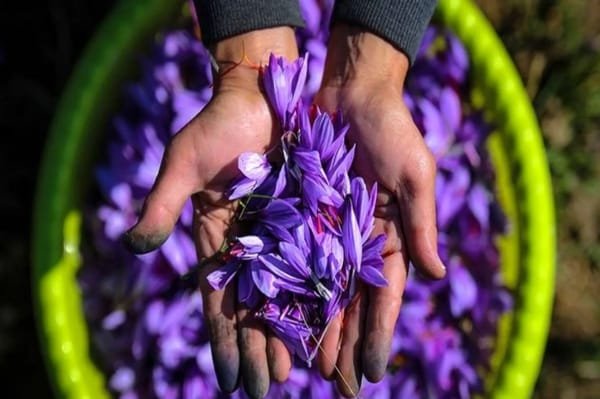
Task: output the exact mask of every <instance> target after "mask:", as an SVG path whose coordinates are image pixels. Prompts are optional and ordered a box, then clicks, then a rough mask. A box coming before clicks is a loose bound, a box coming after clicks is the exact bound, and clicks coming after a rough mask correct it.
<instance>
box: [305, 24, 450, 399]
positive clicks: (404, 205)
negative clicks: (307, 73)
mask: <svg viewBox="0 0 600 399" xmlns="http://www.w3.org/2000/svg"><path fill="white" fill-rule="evenodd" d="M407 69H408V59H407V57H406V56H405V55H404V54H403V53H401V52H400V51H398V50H396V49H395V48H393V47H392V46H391V45H390V44H388V43H387V42H385V41H384V40H382V39H380V38H379V37H377V36H375V35H373V34H371V33H368V32H364V31H361V30H360V29H357V28H349V27H346V26H339V27H336V28H334V30H333V32H332V37H331V39H330V45H329V53H328V58H327V64H326V68H325V77H324V80H323V84H322V86H321V89H320V91H319V93H318V94H317V98H316V103H317V105H319V106H320V107H321V108H322V109H323V110H325V111H328V112H337V111H340V112H342V113H343V116H344V119H345V120H346V121H347V122H348V123H349V124H350V130H349V132H348V139H349V141H350V142H351V143H355V144H356V156H355V161H354V164H353V170H354V171H355V172H356V173H357V174H358V175H359V176H362V177H363V178H365V180H366V181H367V182H368V183H370V184H373V183H375V182H377V184H378V188H379V193H378V197H377V204H376V210H375V216H376V219H375V230H374V232H373V234H380V233H385V234H386V236H387V240H386V244H385V247H384V249H383V256H384V268H383V273H384V275H385V277H386V278H387V280H388V285H387V286H386V287H383V288H377V287H365V286H363V287H361V289H360V290H359V291H358V293H357V296H356V297H355V298H354V299H353V301H352V303H351V305H350V306H349V307H348V308H347V309H346V310H345V312H344V313H343V314H342V315H340V316H339V317H338V318H337V319H335V320H334V321H333V322H332V325H331V326H330V327H329V329H328V332H327V335H326V337H325V338H324V340H323V343H322V351H321V355H320V357H319V362H318V363H319V368H320V370H321V373H322V374H323V375H324V376H325V377H326V378H331V379H333V378H335V379H336V380H337V385H338V388H339V390H340V391H341V393H342V394H344V395H345V396H356V395H357V393H358V391H359V390H360V382H361V379H362V375H363V374H364V375H365V377H366V378H367V379H368V380H369V381H371V382H377V381H379V380H381V379H382V378H383V376H384V374H385V370H386V367H387V363H388V358H389V352H390V346H391V340H392V336H393V331H394V328H395V324H396V321H397V318H398V314H399V311H400V305H401V302H402V293H403V291H404V286H405V282H406V277H407V272H408V264H409V261H410V262H411V263H412V264H413V265H414V266H415V267H416V268H417V270H418V271H419V272H421V273H422V274H423V275H426V276H428V277H432V278H442V277H443V276H444V275H445V268H444V266H443V264H442V262H441V260H440V258H439V256H438V252H437V229H436V216H435V173H436V164H435V160H434V158H433V156H432V154H431V152H430V151H429V149H428V148H427V146H426V145H425V142H424V140H423V138H422V135H421V133H420V132H419V130H418V128H417V127H416V125H415V124H414V122H413V120H412V117H411V115H410V112H409V111H408V109H407V107H406V106H405V104H404V102H403V100H402V90H403V83H404V79H405V77H406V71H407Z"/></svg>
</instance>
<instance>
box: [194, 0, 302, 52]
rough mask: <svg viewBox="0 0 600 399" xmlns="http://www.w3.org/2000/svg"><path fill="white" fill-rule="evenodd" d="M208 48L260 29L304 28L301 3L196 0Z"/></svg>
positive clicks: (292, 0) (289, 1)
mask: <svg viewBox="0 0 600 399" xmlns="http://www.w3.org/2000/svg"><path fill="white" fill-rule="evenodd" d="M194 4H195V6H196V13H197V14H198V21H199V23H200V30H201V32H202V41H203V42H204V44H206V45H211V44H214V43H215V42H218V41H220V40H222V39H225V38H228V37H231V36H235V35H239V34H241V33H245V32H250V31H253V30H257V29H266V28H273V27H276V26H296V27H299V26H304V22H303V20H302V16H301V15H300V8H299V6H298V0H279V1H273V0H194Z"/></svg>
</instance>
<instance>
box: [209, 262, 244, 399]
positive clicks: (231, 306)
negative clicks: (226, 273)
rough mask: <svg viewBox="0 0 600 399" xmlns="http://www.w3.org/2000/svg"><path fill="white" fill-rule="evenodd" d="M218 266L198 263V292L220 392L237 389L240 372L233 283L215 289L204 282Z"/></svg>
mask: <svg viewBox="0 0 600 399" xmlns="http://www.w3.org/2000/svg"><path fill="white" fill-rule="evenodd" d="M219 266H220V265H218V264H216V263H211V264H206V265H204V266H201V269H200V291H201V293H202V298H203V306H204V317H205V320H206V324H207V326H208V332H209V337H210V347H211V351H212V357H213V362H214V365H215V373H216V375H217V381H218V382H219V387H221V390H222V391H223V392H227V393H230V392H233V391H235V389H236V388H237V385H238V380H239V374H240V353H239V350H238V336H237V330H236V327H237V325H236V324H237V319H236V312H235V303H234V300H235V284H229V285H228V286H227V287H225V289H223V290H219V291H216V290H214V289H213V288H212V287H211V286H210V285H209V284H208V282H207V280H206V276H207V275H208V274H210V273H211V272H212V271H214V270H215V269H216V268H217V267H219Z"/></svg>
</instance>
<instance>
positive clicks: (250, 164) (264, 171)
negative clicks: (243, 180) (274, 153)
mask: <svg viewBox="0 0 600 399" xmlns="http://www.w3.org/2000/svg"><path fill="white" fill-rule="evenodd" d="M238 168H239V170H240V172H242V173H243V174H244V176H246V177H247V178H248V179H252V180H254V181H262V180H264V179H265V178H266V177H267V175H268V174H269V172H271V165H270V164H269V161H267V157H265V156H264V155H262V154H258V153H256V152H243V153H242V154H240V156H239V158H238Z"/></svg>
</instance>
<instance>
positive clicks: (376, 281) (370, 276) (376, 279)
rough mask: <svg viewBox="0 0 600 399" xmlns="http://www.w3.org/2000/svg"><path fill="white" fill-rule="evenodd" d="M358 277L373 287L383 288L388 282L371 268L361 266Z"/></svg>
mask: <svg viewBox="0 0 600 399" xmlns="http://www.w3.org/2000/svg"><path fill="white" fill-rule="evenodd" d="M358 275H359V277H360V278H361V279H362V280H364V281H365V282H367V283H369V284H371V285H373V286H375V287H385V286H387V285H388V281H387V279H386V278H385V277H384V275H383V273H382V272H381V271H380V270H377V269H376V268H375V267H373V266H370V265H362V267H361V268H360V272H359V273H358Z"/></svg>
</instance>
